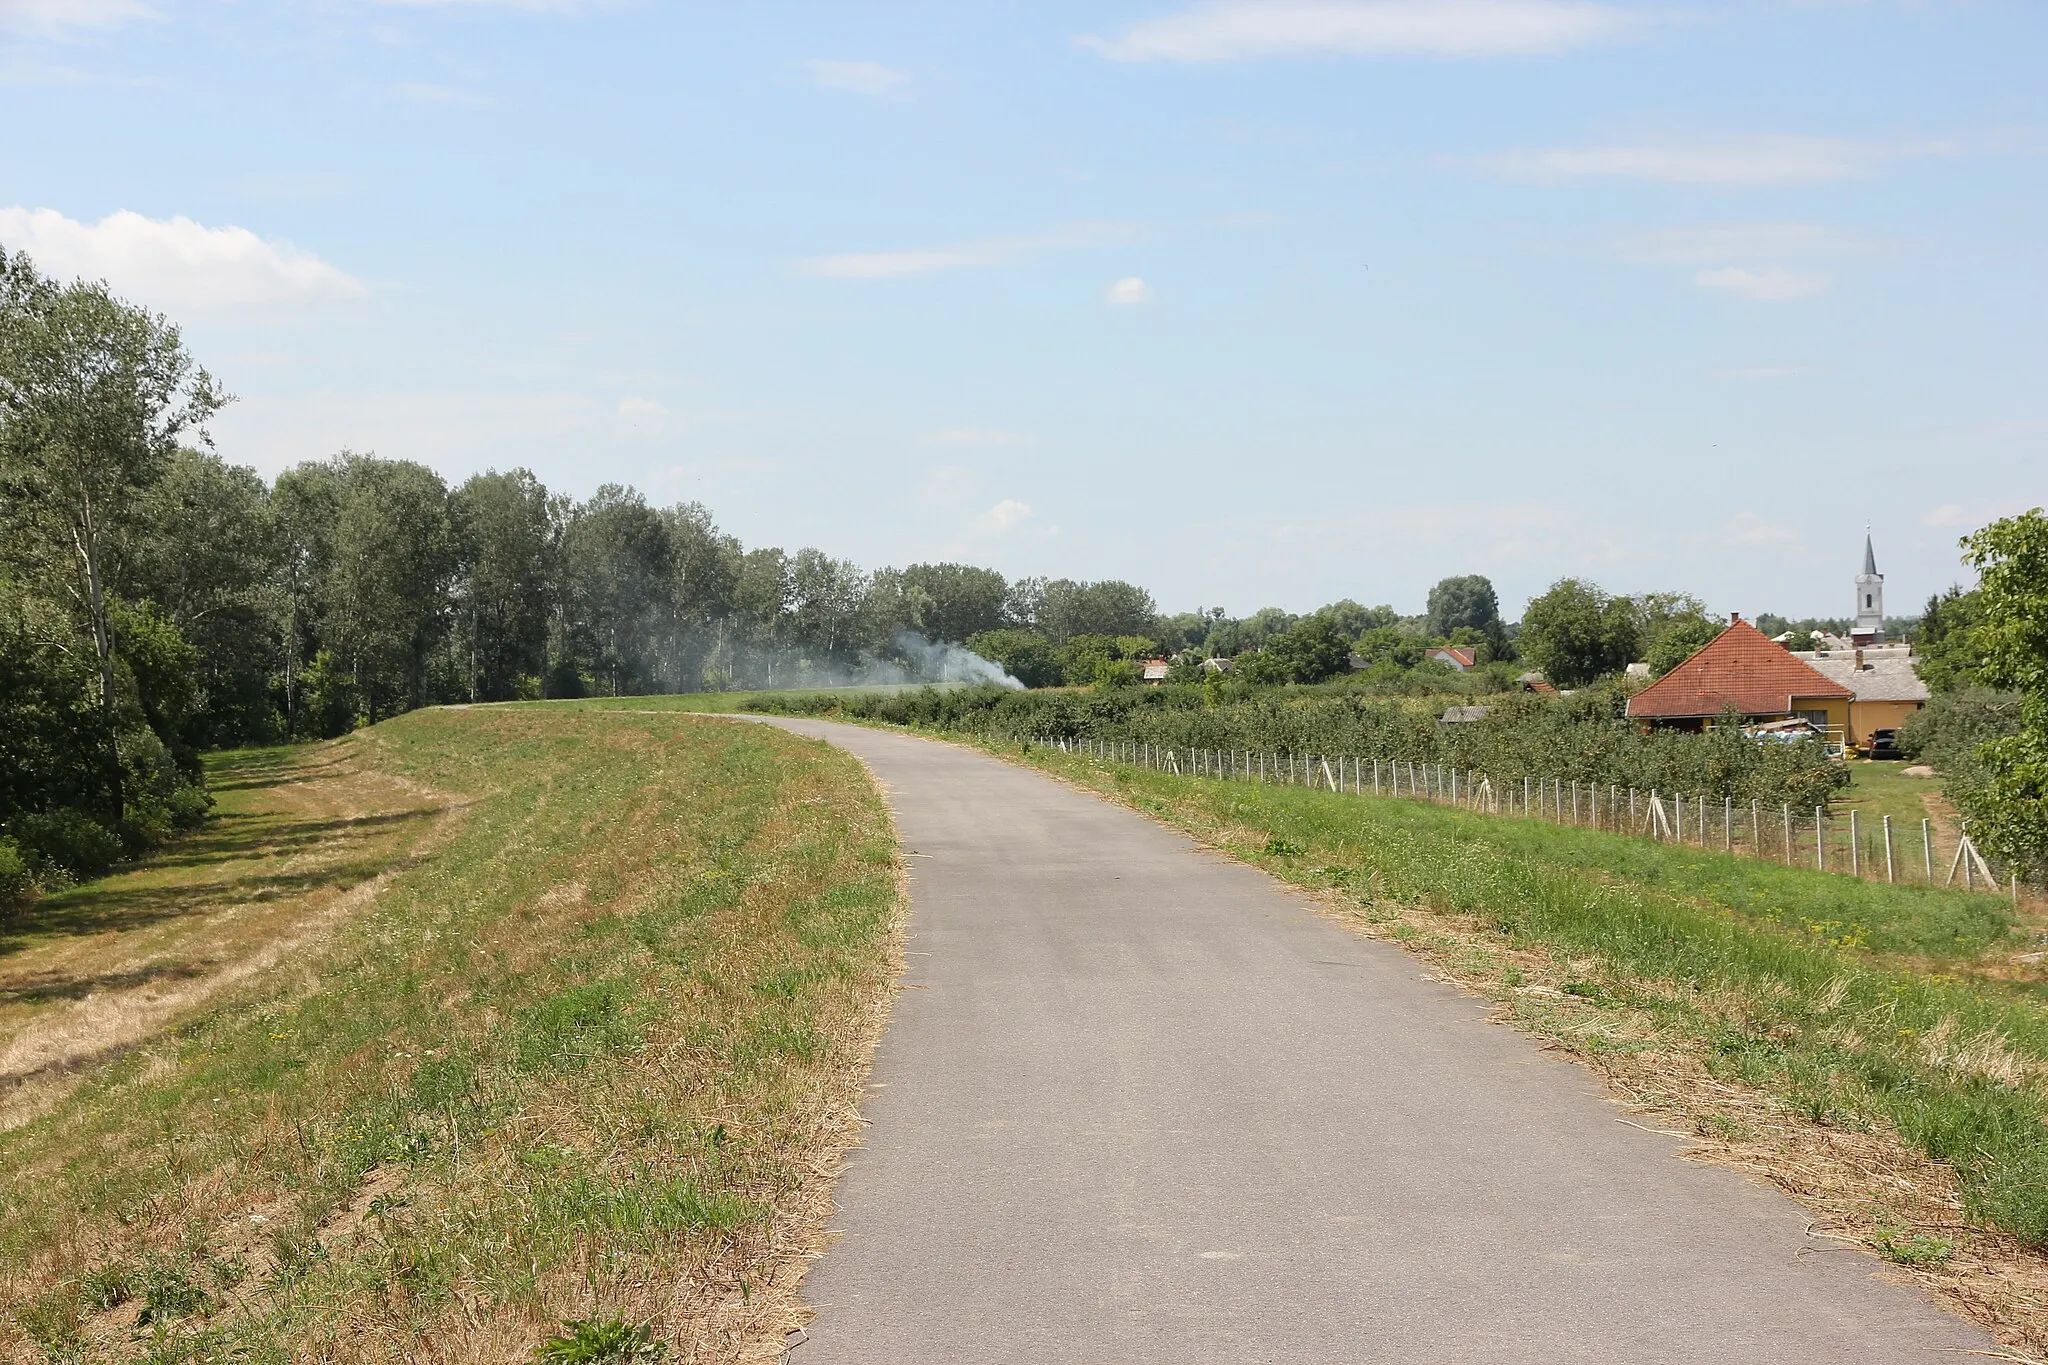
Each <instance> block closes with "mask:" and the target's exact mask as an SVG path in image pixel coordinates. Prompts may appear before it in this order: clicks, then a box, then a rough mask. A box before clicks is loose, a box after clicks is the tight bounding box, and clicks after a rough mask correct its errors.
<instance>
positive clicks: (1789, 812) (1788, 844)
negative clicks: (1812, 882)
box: [1785, 801, 1792, 867]
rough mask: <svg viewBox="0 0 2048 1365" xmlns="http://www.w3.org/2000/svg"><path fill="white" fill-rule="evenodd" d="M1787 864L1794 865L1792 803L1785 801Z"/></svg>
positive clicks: (1788, 865)
mask: <svg viewBox="0 0 2048 1365" xmlns="http://www.w3.org/2000/svg"><path fill="white" fill-rule="evenodd" d="M1785 866H1787V867H1790V866H1792V803H1791V802H1789V801H1788V802H1786V803H1785Z"/></svg>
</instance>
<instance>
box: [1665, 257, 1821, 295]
mask: <svg viewBox="0 0 2048 1365" xmlns="http://www.w3.org/2000/svg"><path fill="white" fill-rule="evenodd" d="M1692 282H1693V283H1694V284H1696V285H1698V286H1699V287H1700V288H1702V289H1718V290H1721V291H1723V292H1726V293H1730V294H1740V295H1741V296H1742V297H1743V298H1746V299H1758V300H1761V301H1763V302H1766V303H1782V302H1784V301H1785V300H1787V299H1809V298H1812V297H1813V296H1814V295H1815V294H1819V293H1823V292H1825V291H1826V289H1827V287H1828V286H1829V285H1831V284H1833V283H1834V279H1833V277H1831V276H1828V275H1821V274H1816V273H1813V272H1810V271H1799V270H1779V269H1776V268H1774V267H1771V268H1765V269H1762V270H1749V269H1745V268H1744V267H1742V266H1738V265H1731V266H1727V267H1725V268H1724V269H1721V270H1702V271H1700V272H1699V274H1697V275H1694V276H1693V277H1692Z"/></svg>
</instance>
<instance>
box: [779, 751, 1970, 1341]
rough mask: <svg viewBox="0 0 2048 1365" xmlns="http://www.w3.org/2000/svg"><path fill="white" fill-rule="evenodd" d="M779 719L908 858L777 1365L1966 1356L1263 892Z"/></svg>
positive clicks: (1077, 816)
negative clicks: (824, 752) (841, 766)
mask: <svg viewBox="0 0 2048 1365" xmlns="http://www.w3.org/2000/svg"><path fill="white" fill-rule="evenodd" d="M782 723H785V724H787V725H788V726H789V728H791V729H794V730H797V731H800V732H802V733H804V734H809V735H816V736H822V737H826V738H829V739H830V740H831V741H832V742H833V743H835V744H839V745H842V746H844V747H845V748H847V749H849V750H851V751H853V752H854V753H855V754H858V755H859V756H860V757H862V758H863V759H865V760H866V761H867V762H868V764H869V765H870V766H871V767H872V768H873V770H874V772H875V773H876V774H877V775H878V776H879V777H880V779H881V781H882V782H883V784H884V785H885V786H886V787H887V789H888V794H889V800H890V804H891V806H892V808H893V809H894V811H895V815H896V820H897V825H898V829H899V831H900V834H901V837H902V839H903V843H904V846H905V847H906V849H909V850H912V851H913V852H912V858H911V878H912V879H911V883H910V889H911V919H910V940H909V952H910V957H909V964H910V965H909V971H908V975H907V977H906V985H907V986H908V987H909V989H907V990H906V991H904V992H903V993H902V994H901V995H900V996H899V997H898V998H897V1001H896V1005H895V1013H894V1015H893V1017H892V1020H891V1022H890V1025H889V1029H888V1033H887V1036H886V1037H885V1039H884V1041H883V1043H882V1048H881V1053H880V1056H879V1058H878V1059H877V1062H876V1065H875V1071H874V1076H873V1081H872V1089H871V1091H870V1093H869V1095H868V1098H867V1100H866V1102H865V1105H864V1113H865V1115H866V1117H867V1118H868V1119H869V1121H870V1123H871V1124H872V1126H871V1127H870V1128H869V1129H868V1130H867V1135H866V1142H865V1145H864V1146H863V1147H862V1148H861V1149H860V1150H859V1151H858V1152H856V1153H855V1154H854V1156H853V1159H852V1160H851V1162H850V1163H849V1165H848V1168H847V1171H846V1174H845V1178H844V1181H843V1183H842V1184H841V1186H840V1190H839V1200H840V1210H841V1212H840V1216H839V1220H838V1226H840V1227H842V1228H844V1229H845V1236H844V1237H843V1238H841V1239H840V1240H839V1241H838V1242H837V1243H836V1244H835V1245H834V1247H833V1248H832V1250H831V1251H830V1252H829V1253H827V1254H826V1256H825V1257H824V1259H823V1260H821V1261H820V1262H819V1263H818V1264H817V1265H816V1267H815V1268H814V1269H813V1270H812V1272H811V1275H810V1277H809V1278H808V1279H807V1280H806V1282H805V1298H806V1299H807V1300H808V1301H809V1302H810V1303H811V1304H812V1305H814V1306H815V1307H816V1308H817V1310H818V1317H817V1320H816V1321H815V1322H814V1323H812V1325H811V1328H810V1340H809V1341H808V1342H807V1343H806V1344H804V1345H802V1346H800V1347H798V1348H797V1350H796V1351H795V1353H794V1355H793V1357H792V1359H793V1362H794V1365H925V1362H931V1363H932V1365H940V1363H941V1362H943V1363H944V1365H978V1363H979V1362H994V1361H1002V1362H1019V1363H1020V1365H1021V1363H1022V1362H1030V1363H1031V1365H1065V1363H1066V1362H1074V1363H1075V1365H1082V1363H1083V1362H1086V1363H1087V1365H1108V1363H1109V1362H1126V1361H1172V1362H1218V1363H1219V1365H1220V1363H1221V1362H1230V1363H1231V1365H1245V1363H1248V1362H1282V1361H1285V1362H1295V1361H1300V1362H1314V1363H1315V1365H1346V1362H1357V1361H1403V1362H1407V1361H1420V1362H1429V1363H1430V1365H1447V1363H1455V1362H1488V1363H1489V1365H1495V1363H1497V1362H1522V1361H1526V1362H1563V1361H1600V1362H1624V1361H1629V1362H1681V1361H1683V1362H1695V1361H1697V1362H1715V1363H1716V1365H1731V1363H1748V1362H1757V1363H1761V1362H1780V1361H1788V1362H1789V1361H1841V1362H1855V1363H1856V1365H1879V1363H1880V1362H1893V1361H1919V1362H1928V1363H1929V1365H1932V1363H1933V1362H1936V1361H1941V1362H1953V1361H1956V1360H1958V1359H1962V1358H1966V1357H1959V1356H1957V1355H1956V1354H1954V1351H1955V1350H1956V1349H1957V1348H1963V1349H1968V1348H1972V1347H1978V1348H1982V1347H1985V1346H1988V1345H1989V1342H1988V1340H1987V1339H1986V1338H1985V1337H1984V1336H1982V1335H1981V1334H1980V1333H1979V1332H1978V1331H1977V1330H1976V1329H1975V1328H1973V1327H1971V1326H1968V1325H1967V1324H1965V1323H1963V1322H1962V1321H1960V1320H1959V1319H1956V1318H1953V1317H1950V1316H1949V1315H1947V1314H1946V1313H1944V1312H1942V1311H1941V1310H1939V1309H1938V1308H1936V1307H1935V1306H1934V1305H1933V1303H1932V1302H1931V1301H1930V1300H1929V1299H1927V1298H1926V1297H1924V1296H1923V1295H1921V1294H1920V1293H1919V1292H1918V1291H1916V1290H1914V1289H1911V1288H1908V1287H1904V1286H1900V1285H1896V1284H1891V1283H1887V1282H1884V1281H1882V1280H1880V1279H1878V1278H1877V1276H1878V1275H1879V1274H1880V1273H1881V1269H1882V1268H1881V1265H1880V1263H1879V1262H1878V1261H1877V1260H1876V1259H1874V1258H1872V1257H1870V1256H1868V1255H1866V1254H1864V1253H1862V1252H1860V1251H1857V1250H1854V1249H1848V1248H1844V1247H1842V1246H1841V1245H1840V1244H1839V1243H1834V1242H1829V1241H1825V1240H1820V1239H1808V1238H1807V1237H1806V1236H1805V1235H1804V1230H1805V1226H1806V1219H1805V1218H1804V1216H1803V1215H1802V1214H1801V1213H1800V1211H1799V1209H1798V1208H1797V1207H1796V1206H1795V1205H1793V1204H1792V1203H1791V1202H1790V1201H1789V1200H1787V1199H1785V1198H1784V1197H1783V1196H1781V1195H1779V1194H1777V1193H1775V1192H1774V1191H1771V1190H1768V1189H1765V1188H1763V1187H1761V1186H1758V1185H1756V1184H1753V1183H1751V1182H1750V1181H1747V1180H1745V1179H1744V1178H1743V1177H1741V1176H1739V1175H1736V1174H1734V1173H1731V1172H1729V1171H1726V1170H1720V1169H1716V1168H1712V1167H1706V1166H1701V1165H1698V1164H1695V1163H1691V1162H1684V1161H1680V1160H1678V1159H1676V1158H1675V1157H1674V1156H1673V1155H1672V1153H1673V1151H1674V1150H1676V1149H1677V1148H1678V1146H1679V1145H1680V1144H1679V1143H1677V1142H1676V1141H1673V1140H1671V1139H1668V1138H1663V1137H1659V1136H1656V1135H1653V1134H1650V1133H1646V1132H1642V1131H1640V1130H1638V1129H1635V1128H1631V1127H1628V1126H1626V1125H1624V1124H1622V1123H1618V1122H1616V1121H1615V1118H1616V1114H1617V1112H1618V1111H1617V1110H1616V1109H1615V1107H1614V1106H1613V1105H1612V1104H1610V1103H1608V1102H1606V1101H1605V1100H1603V1099H1602V1098H1601V1097H1600V1096H1601V1087H1600V1086H1599V1084H1598V1083H1597V1082H1596V1081H1595V1080H1594V1079H1593V1078H1592V1077H1591V1076H1590V1075H1588V1074H1587V1073H1586V1072H1584V1071H1582V1070H1580V1069H1579V1068H1577V1067H1575V1066H1573V1065H1572V1064H1571V1063H1569V1062H1565V1061H1562V1060H1560V1059H1558V1058H1556V1057H1555V1056H1554V1055H1552V1054H1548V1053H1545V1052H1543V1051H1542V1050H1540V1049H1539V1048H1538V1047H1537V1046H1536V1044H1534V1043H1532V1042H1531V1041H1530V1040H1529V1039H1527V1038H1525V1037H1523V1036H1520V1035H1518V1034H1516V1033H1514V1032H1513V1031H1511V1030H1509V1029H1507V1028H1503V1027H1500V1026H1498V1025H1493V1024H1488V1023H1485V1022H1483V1015H1484V1007H1483V1006H1482V1005H1481V1004H1480V1003H1478V1002H1476V1001H1474V1000H1473V999H1471V998H1470V997H1468V996H1464V995H1461V994H1459V993H1458V992H1457V991H1455V990H1453V989H1451V988H1450V987H1448V986H1443V985H1439V984H1436V983H1433V982H1429V981H1425V980H1424V979H1423V972H1424V968H1423V966H1422V965H1421V964H1420V963H1419V962H1418V961H1416V960H1415V959H1413V958H1410V957H1408V956H1407V955H1405V954H1403V953H1402V952H1400V951H1399V950H1398V949H1395V948H1392V947H1390V946H1387V945H1385V944H1380V943H1374V942H1371V941H1369V940H1366V939H1362V938H1359V937H1357V936H1356V935H1353V934H1350V933H1346V932H1345V931H1344V930H1342V929H1339V928H1337V927H1336V926H1334V925H1332V924H1330V923H1328V922H1326V921H1324V920H1322V919H1319V918H1318V917H1316V916H1315V915H1314V914H1313V913H1311V912H1310V911H1309V910H1308V909H1306V908H1305V907H1304V905H1303V904H1302V903H1301V901H1300V900H1299V899H1297V898H1296V897H1294V896H1292V895H1290V894H1289V893H1288V892H1287V891H1285V890H1283V889H1282V888H1280V887H1279V886H1278V885H1277V884H1276V883H1274V882H1273V881H1272V880H1270V879H1269V878H1267V877H1266V876H1265V875H1264V874H1262V873H1260V872H1257V871H1255V870H1253V869H1250V868H1247V867H1244V866H1241V865H1238V864H1234V863H1231V862H1229V861H1227V860H1225V859H1223V858H1220V857H1218V856H1215V855H1213V854H1205V853H1203V852H1201V851H1199V850H1198V849H1197V848H1196V847H1195V846H1194V845H1193V844H1191V843H1190V842H1189V841H1188V840H1187V839H1185V838H1182V837H1181V836H1179V835H1177V834H1174V833H1171V832H1169V831H1167V830H1164V829H1162V828H1160V827H1158V826H1156V825H1154V824H1152V823H1151V822H1149V821H1147V820H1144V819H1142V818H1140V817H1138V816H1136V815H1133V814H1131V813H1129V812H1127V811H1125V810H1122V809H1120V808H1117V807H1115V806H1111V805H1108V804H1106V803H1104V802H1101V801H1098V800H1095V799H1094V798H1091V797H1089V796H1086V795H1083V794H1081V793H1078V792H1075V791H1073V790H1071V789H1069V788H1066V787H1064V786H1061V785H1060V784H1058V783H1056V782H1053V781H1051V780H1050V779H1047V778H1044V777H1040V776H1038V775H1036V774H1034V773H1031V772H1028V771H1026V770H1024V769H1021V768H1017V767H1013V766H1011V765H1008V764H1004V763H1002V762H999V761H997V760H994V759H991V758H987V757H983V756H981V755H978V754H975V753H972V752H970V751H967V750H963V749H959V748H955V747H952V746H949V745H943V744H937V743H932V742H928V741H923V740H918V739H912V738H909V737H907V736H902V735H894V734H885V733H878V732H875V731H870V730H862V729H857V728H853V727H848V726H836V725H830V724H826V723H823V722H815V721H791V722H782ZM1942 1348H1947V1349H1946V1350H1944V1349H1942Z"/></svg>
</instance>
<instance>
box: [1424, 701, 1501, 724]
mask: <svg viewBox="0 0 2048 1365" xmlns="http://www.w3.org/2000/svg"><path fill="white" fill-rule="evenodd" d="M1492 710H1493V708H1492V707H1491V706H1447V707H1445V708H1444V713H1443V714H1442V715H1441V716H1439V717H1437V722H1436V723H1437V724H1438V725H1477V724H1478V723H1479V722H1480V721H1482V720H1485V719H1486V717H1487V714H1488V713H1489V712H1491V711H1492Z"/></svg>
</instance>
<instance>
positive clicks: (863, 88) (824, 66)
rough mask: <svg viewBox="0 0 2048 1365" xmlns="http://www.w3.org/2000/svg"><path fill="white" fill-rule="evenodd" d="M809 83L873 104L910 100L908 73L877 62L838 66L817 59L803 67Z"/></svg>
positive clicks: (839, 63)
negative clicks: (865, 97) (809, 75)
mask: <svg viewBox="0 0 2048 1365" xmlns="http://www.w3.org/2000/svg"><path fill="white" fill-rule="evenodd" d="M804 69H805V70H806V71H808V72H810V73H811V79H812V80H813V81H815V82H816V83H817V84H819V85H820V86H823V87H824V88H825V89H827V90H841V91H844V92H845V93H847V94H849V95H866V96H867V97H868V98H869V99H876V100H897V101H900V100H907V99H909V98H910V73H909V72H908V71H898V70H897V69H896V68H895V67H892V66H883V65H882V64H881V63H880V62H841V61H833V60H831V59H830V58H826V57H818V58H814V59H813V60H811V61H808V62H805V63H804Z"/></svg>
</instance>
